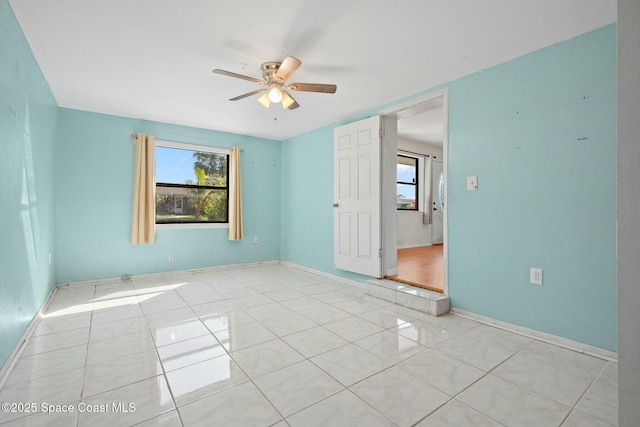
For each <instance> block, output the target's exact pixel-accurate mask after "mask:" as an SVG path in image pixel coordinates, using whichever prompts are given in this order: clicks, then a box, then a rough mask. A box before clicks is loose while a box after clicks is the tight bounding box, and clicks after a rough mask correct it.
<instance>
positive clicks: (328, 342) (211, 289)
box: [0, 264, 617, 427]
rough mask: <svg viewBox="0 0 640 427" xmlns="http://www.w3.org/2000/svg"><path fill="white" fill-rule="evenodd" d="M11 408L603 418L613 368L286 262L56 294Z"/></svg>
mask: <svg viewBox="0 0 640 427" xmlns="http://www.w3.org/2000/svg"><path fill="white" fill-rule="evenodd" d="M0 402H10V403H11V402H13V403H16V407H15V408H14V409H20V410H21V411H18V412H6V411H2V412H0V423H2V425H3V426H4V425H7V426H65V427H66V426H74V425H77V426H102V425H104V426H110V427H113V426H125V425H144V426H167V427H169V426H205V425H206V426H234V427H235V426H277V427H286V426H303V427H309V426H338V427H341V426H355V425H358V426H368V427H369V426H420V427H426V426H455V427H461V426H462V427H464V426H474V427H476V426H535V427H544V426H564V427H574V426H602V427H605V426H615V425H617V365H616V364H615V363H611V362H607V361H604V360H600V359H597V358H594V357H590V356H587V355H584V354H580V353H576V352H573V351H569V350H566V349H563V348H560V347H555V346H553V345H549V344H545V343H542V342H539V341H535V340H532V339H530V338H526V337H523V336H520V335H517V334H513V333H510V332H506V331H503V330H499V329H496V328H493V327H490V326H486V325H481V324H479V323H476V322H473V321H471V320H468V319H464V318H462V317H458V316H454V315H447V316H443V317H439V318H435V317H431V316H429V315H426V314H422V313H420V312H417V311H413V310H410V309H407V308H404V307H401V306H397V305H394V304H390V303H388V302H386V301H383V300H379V299H376V298H373V297H368V296H365V295H364V292H363V290H362V289H360V288H357V287H354V286H351V285H349V284H345V283H342V282H339V281H335V280H332V279H329V278H326V277H322V276H319V275H315V274H312V273H309V272H306V271H302V270H299V269H296V268H293V267H289V266H282V265H275V264H274V265H265V266H256V267H244V268H229V269H221V270H216V271H208V272H198V273H193V274H187V273H185V274H179V275H175V274H174V275H166V276H163V277H154V278H150V277H141V278H135V277H134V278H133V280H131V281H128V282H122V283H108V284H99V285H95V286H77V287H67V288H62V289H60V290H59V291H58V293H57V294H56V295H55V297H54V298H53V299H52V301H51V303H50V305H49V307H48V309H47V312H46V314H45V316H44V318H43V319H42V320H41V322H40V324H39V326H38V327H37V329H36V331H35V333H34V334H33V336H32V337H31V339H30V341H29V342H28V343H27V345H26V347H25V349H24V352H23V354H22V355H21V357H20V359H19V360H18V361H17V363H16V365H15V368H14V369H13V371H12V372H11V374H10V375H9V377H8V378H7V381H6V383H5V384H4V386H3V388H2V389H0ZM25 404H35V405H28V406H27V407H26V408H25V407H23V406H24V405H25ZM130 404H131V406H130ZM17 405H20V406H19V407H18V406H17ZM47 405H67V406H58V407H55V406H53V407H51V408H52V409H51V411H52V413H43V412H42V410H43V409H44V408H46V407H49V406H47ZM63 408H71V409H73V412H61V410H62V409H63ZM26 409H29V410H32V412H33V411H35V412H36V413H29V412H25V410H26Z"/></svg>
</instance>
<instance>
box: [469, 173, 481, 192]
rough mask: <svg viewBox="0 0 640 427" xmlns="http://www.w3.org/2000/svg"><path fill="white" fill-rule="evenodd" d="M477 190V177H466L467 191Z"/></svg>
mask: <svg viewBox="0 0 640 427" xmlns="http://www.w3.org/2000/svg"><path fill="white" fill-rule="evenodd" d="M477 189H478V177H477V176H468V177H467V191H476V190H477Z"/></svg>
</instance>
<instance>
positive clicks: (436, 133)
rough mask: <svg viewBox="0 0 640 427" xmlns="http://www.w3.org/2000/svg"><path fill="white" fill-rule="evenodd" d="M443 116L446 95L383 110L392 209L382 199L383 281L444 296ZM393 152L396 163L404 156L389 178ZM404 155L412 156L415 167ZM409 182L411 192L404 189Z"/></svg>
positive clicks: (444, 146) (445, 123)
mask: <svg viewBox="0 0 640 427" xmlns="http://www.w3.org/2000/svg"><path fill="white" fill-rule="evenodd" d="M446 116H447V110H446V92H440V93H438V94H435V95H432V96H431V97H427V98H423V99H422V100H418V101H415V102H413V103H409V104H405V105H403V106H401V107H399V108H397V109H395V110H391V111H385V112H383V117H384V123H385V138H384V141H383V144H384V147H385V148H386V150H385V151H386V153H387V154H386V155H385V159H384V160H383V161H384V162H385V164H386V166H385V171H387V173H386V177H384V178H383V179H384V180H385V183H384V184H383V187H385V188H387V189H389V191H391V185H390V184H389V182H388V181H389V180H393V181H394V182H393V183H392V184H393V186H394V188H393V191H394V194H395V197H396V200H395V205H394V206H393V207H389V206H388V205H389V202H390V198H391V197H390V196H388V197H386V198H384V200H383V212H385V214H386V217H387V218H386V220H385V221H384V233H383V235H384V237H383V238H384V239H385V242H384V248H385V267H386V270H385V272H386V274H385V277H387V278H388V279H391V280H396V281H400V282H403V283H407V284H410V285H413V286H419V287H422V288H426V289H429V290H433V291H437V292H441V293H445V294H446V293H447V292H446V290H447V283H446V276H447V274H446V270H447V268H446V267H447V263H446V260H447V256H446V254H447V251H446V234H447V232H446V209H445V195H446V143H447V141H446V139H447V138H446V136H447V135H446V132H447V117H446ZM392 152H395V154H396V155H397V156H398V157H397V158H398V159H400V158H401V157H400V156H403V157H402V160H401V161H398V160H396V162H397V165H395V168H394V169H395V170H394V172H395V174H394V176H393V177H391V174H392V172H391V171H392V169H391V167H390V166H389V165H388V162H389V161H390V158H391V154H392ZM404 157H409V158H414V159H415V163H412V162H410V161H407V160H406V159H404ZM401 163H402V164H401ZM407 164H415V165H416V168H415V170H413V169H410V170H409V171H407V170H406V169H407V168H408V166H407ZM401 171H402V174H401V173H400V172H401ZM412 173H415V179H414V178H413V175H412ZM400 175H402V177H401V176H400ZM412 182H415V191H414V187H412V186H410V185H407V183H412ZM387 194H389V193H388V192H387ZM414 194H415V195H414ZM394 222H395V224H393V223H394Z"/></svg>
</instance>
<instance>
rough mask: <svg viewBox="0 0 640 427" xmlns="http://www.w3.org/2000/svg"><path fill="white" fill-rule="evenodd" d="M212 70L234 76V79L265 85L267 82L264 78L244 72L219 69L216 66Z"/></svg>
mask: <svg viewBox="0 0 640 427" xmlns="http://www.w3.org/2000/svg"><path fill="white" fill-rule="evenodd" d="M213 72H214V73H216V74H222V75H223V76H228V77H235V78H236V79H242V80H248V81H250V82H254V83H259V84H261V85H266V84H267V82H265V81H264V80H260V79H256V78H254V77H249V76H245V75H244V74H238V73H232V72H231V71H226V70H220V69H218V68H216V69H215V70H213Z"/></svg>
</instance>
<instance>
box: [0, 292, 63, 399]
mask: <svg viewBox="0 0 640 427" xmlns="http://www.w3.org/2000/svg"><path fill="white" fill-rule="evenodd" d="M56 292H58V287H57V286H54V287H53V289H51V292H49V296H48V297H47V299H46V300H45V301H44V303H43V304H42V306H41V307H40V310H38V312H37V313H36V314H35V315H34V316H33V318H32V319H31V322H29V325H28V326H27V329H25V331H24V333H23V334H22V336H20V339H19V340H18V343H17V344H16V346H15V347H14V349H13V351H12V352H11V354H10V355H9V358H8V359H7V361H6V362H5V363H4V365H3V366H2V368H1V369H0V389H2V386H4V383H5V382H6V381H7V378H8V377H9V374H10V373H11V371H12V370H13V367H14V366H15V365H16V362H17V361H18V359H19V358H20V355H21V354H22V350H24V347H25V345H26V344H27V342H28V341H29V339H30V338H31V335H32V334H33V331H35V330H36V328H37V327H38V324H39V323H40V319H41V318H42V314H43V313H44V312H45V311H47V307H48V306H49V303H50V302H51V299H52V298H53V296H54V295H55V294H56Z"/></svg>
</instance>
